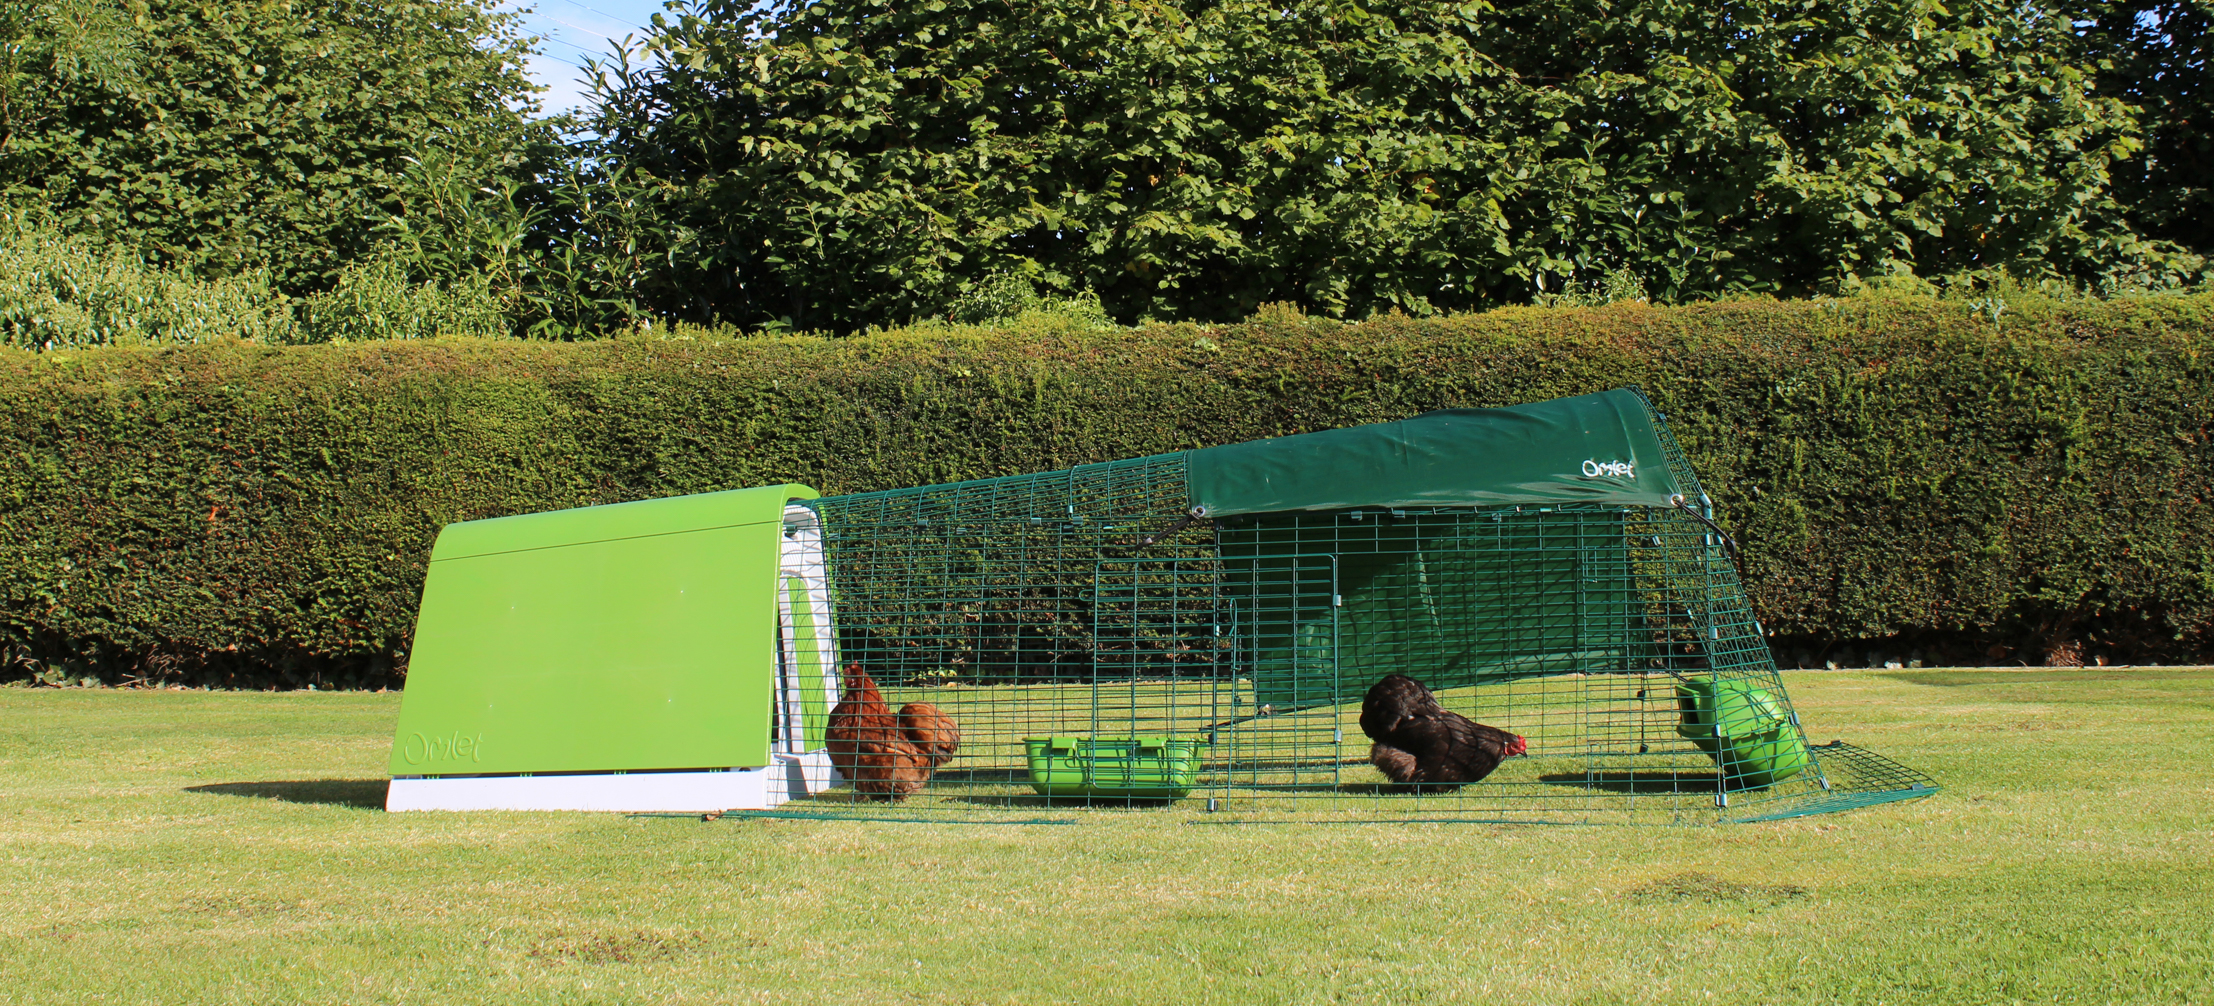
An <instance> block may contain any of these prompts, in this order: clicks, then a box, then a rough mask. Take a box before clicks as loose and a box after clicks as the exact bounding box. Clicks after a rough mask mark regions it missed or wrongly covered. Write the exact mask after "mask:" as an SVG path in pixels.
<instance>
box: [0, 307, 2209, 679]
mask: <svg viewBox="0 0 2214 1006" xmlns="http://www.w3.org/2000/svg"><path fill="white" fill-rule="evenodd" d="M1992 313H1993V311H1992V309H1991V308H1990V307H1989V306H1987V305H1978V306H1976V307H1970V306H1964V305H1961V304H1957V303H1950V302H1939V301H1933V300H1913V299H1907V300H1891V299H1877V298H1867V299H1853V300H1842V301H1814V302H1773V301H1760V300H1749V301H1737V302H1727V303H1719V304H1709V305H1699V306H1689V307H1678V308H1653V307H1647V306H1643V305H1616V306H1613V307H1607V308H1593V309H1539V308H1522V309H1512V310H1506V311H1498V312H1493V313H1488V314H1481V315H1469V316H1461V317H1453V318H1445V319H1436V320H1413V319H1407V318H1400V317H1389V318H1384V319H1379V320H1374V321H1370V322H1366V323H1361V324H1339V323H1334V322H1327V321H1319V320H1314V319H1309V318H1306V317H1302V316H1300V315H1297V314H1296V313H1290V312H1282V311H1278V312H1267V311H1264V312H1263V314H1262V315H1260V316H1258V317H1256V318H1254V319H1252V320H1250V321H1249V322H1247V323H1244V324H1240V325H1234V326H1219V327H1204V328H1203V327H1198V326H1190V325H1183V326H1161V327H1154V328H1149V329H1145V330H1142V331H1136V332H1128V331H1105V332H1101V331H1093V330H1086V329H1082V328H1077V327H1072V326H1063V325H1057V324H1055V323H1050V322H1036V321H1035V320H1034V323H1032V324H1029V325H1027V326H1016V327H1013V328H1008V329H998V330H987V329H968V328H949V327H923V328H915V329H906V330H900V331H893V332H881V333H873V334H870V335H866V336H858V337H852V338H844V339H833V338H820V337H778V338H766V337H763V338H742V339H735V340H730V339H716V338H711V337H708V336H706V335H700V334H695V335H696V337H693V338H675V339H664V340H643V339H631V340H620V341H611V342H597V343H568V344H545V343H520V342H489V341H482V342H480V341H432V342H411V343H391V342H387V343H370V344H351V345H331V346H298V347H287V348H268V347H261V346H253V345H244V344H233V345H203V346H183V347H172V348H149V349H97V350H83V351H71V352H53V353H47V354H43V355H41V354H32V353H27V352H13V351H9V352H6V353H5V354H0V395H4V396H5V400H6V401H7V403H8V406H7V409H6V412H5V418H4V420H0V423H4V425H0V631H4V632H5V634H6V645H7V647H8V649H9V655H10V657H11V658H12V664H13V666H15V667H16V668H18V670H17V672H16V674H17V676H22V675H23V674H26V673H31V672H36V671H44V672H46V676H47V677H49V678H57V677H64V676H66V677H72V678H74V677H79V676H90V677H97V678H100V679H103V680H106V681H110V682H115V681H129V680H141V679H144V680H163V679H168V680H184V681H189V682H202V683H212V684H230V685H238V686H278V685H296V684H300V683H303V682H312V681H320V682H324V683H328V684H336V685H355V686H358V685H378V684H385V683H391V682H394V681H396V680H397V679H398V677H399V676H400V675H401V674H402V673H403V671H404V666H405V662H406V653H407V647H408V636H409V632H410V630H411V626H412V624H413V619H414V613H415V605H416V599H417V593H418V590H419V589H420V586H421V581H422V576H423V565H424V560H425V556H426V553H427V551H428V550H429V547H430V544H431V541H432V539H433V537H434V535H435V534H436V533H437V530H438V528H439V527H440V526H441V525H443V524H445V523H447V522H449V521H458V520H470V519H475V518H481V517H493V516H500V515H504V514H515V513H526V512H531V511H538V510H547V509H554V508H558V507H573V506H584V505H588V504H594V503H612V502H618V501H623V500H633V499H642V498H649V497H657V496H665V495H672V494H678V493H691V492H702V491H708V490H716V489H727V488H733V487H738V486H746V485H755V484H761V483H769V482H778V481H784V480H791V481H797V482H804V483H808V484H810V485H814V486H816V487H818V488H820V489H822V490H823V491H825V492H827V493H840V492H853V491H860V490H869V489H881V488H889V487H897V486H906V485H916V484H923V483H932V482H944V481H952V480H957V479H965V478H976V477H982V476H989V475H1000V474H1009V473H1018V472H1028V471H1039V470H1046V469H1052V468H1059V467H1064V466H1067V465H1071V464H1077V463H1081V462H1086V461H1096V460H1103V459H1108V458H1116V457H1129V456H1136V455H1143V454H1149V453H1154V452H1160V451H1167V450H1173V449H1179V448H1184V447H1197V446H1205V445H1211V444H1220V443H1230V442H1235V441H1240V440H1248V439H1253V438H1256V437H1265V436H1274V435H1280V434H1287V433H1296V432H1302V431H1307V430H1314V429H1321V428H1327V427H1332V426H1341V425H1348V424H1354V423H1363V422H1372V421H1377V420H1384V419H1391V418H1395V417H1401V416H1406V415H1409V414H1411V413H1415V412H1419V411H1422V410H1426V409H1432V408H1439V407H1445V406H1473V405H1500V404H1510V403H1515V402H1523V401H1531V400H1536V399H1543V398H1551V397H1555V396H1560V395H1570V394H1580V393H1584V392H1589V391H1594V390H1598V389H1603V388H1610V387H1616V386H1620V385H1642V386H1643V387H1645V388H1646V389H1647V390H1648V391H1649V392H1650V393H1651V394H1652V395H1653V398H1654V400H1655V401H1656V402H1657V403H1658V404H1659V405H1660V407H1661V408H1662V409H1663V410H1664V411H1665V412H1666V413H1667V414H1668V416H1669V419H1670V421H1671V424H1672V425H1673V426H1674V428H1675V429H1676V431H1677V433H1678V435H1679V436H1680V437H1681V439H1682V440H1683V443H1684V446H1685V448H1686V449H1687V451H1688V452H1689V453H1690V455H1691V458H1692V461H1693V464H1694V465H1695V466H1696V467H1697V468H1698V470H1699V472H1700V474H1701V476H1702V477H1703V479H1704V481H1705V482H1706V484H1707V486H1708V489H1709V491H1710V492H1711V493H1712V494H1713V496H1714V498H1715V499H1716V501H1717V504H1718V507H1719V509H1720V512H1721V518H1722V520H1723V522H1724V523H1725V524H1726V525H1728V526H1730V527H1731V528H1732V529H1733V531H1734V532H1735V533H1736V534H1737V535H1738V536H1739V538H1740V539H1741V540H1742V542H1743V544H1744V546H1745V552H1744V563H1745V570H1746V573H1747V576H1748V580H1749V583H1750V586H1751V589H1752V593H1753V598H1754V602H1755V607H1756V609H1757V610H1758V612H1759V614H1760V617H1761V618H1762V619H1763V621H1764V622H1765V623H1766V625H1767V626H1768V627H1769V628H1770V629H1771V630H1772V632H1773V633H1774V634H1775V635H1776V636H1777V637H1778V641H1779V655H1781V656H1783V657H1784V658H1785V660H1786V662H1787V663H1788V662H1791V661H1793V660H1807V659H1815V660H1819V659H1822V657H1823V654H1822V653H1821V652H1820V649H1821V647H1823V646H1827V645H1830V644H1834V643H1836V642H1839V641H1852V640H1879V639H1880V640H1889V641H1891V643H1890V646H1891V648H1892V649H1893V651H1895V652H1898V653H1901V654H1904V653H1905V652H1906V649H1907V647H1909V646H1914V647H1922V648H1925V649H1926V650H1927V653H1928V656H1929V658H1930V659H1931V660H1933V661H1934V660H1962V659H1974V660H1983V659H1986V658H1987V655H1988V656H1989V657H1998V656H2012V657H2013V658H2014V659H2022V660H2027V661H2030V662H2037V661H2038V660H2040V659H2043V658H2045V657H2047V656H2051V657H2053V658H2054V659H2056V660H2060V661H2065V660H2066V659H2069V658H2071V657H2075V656H2079V655H2082V656H2093V657H2095V656H2109V657H2111V658H2114V659H2118V660H2126V661H2137V662H2141V661H2147V660H2159V661H2164V662H2166V661H2176V660H2184V659H2191V658H2193V657H2197V656H2202V655H2205V654H2207V653H2209V651H2214V502H2210V500H2214V430H2210V426H2214V355H2210V354H2209V352H2208V350H2209V349H2210V348H2214V338H2210V336H2209V332H2210V331H2214V329H2210V322H2214V296H2193V297H2177V298H2157V299H2144V300H2123V301H2111V302H2103V303H2054V304H2047V305H2041V306H2029V307H2016V308H2014V309H2012V310H2010V311H2008V312H2007V313H2004V314H2001V315H1999V317H1998V320H1997V321H1994V320H1993V319H1992V316H1991V315H1992ZM1862 645H1866V644H1862Z"/></svg>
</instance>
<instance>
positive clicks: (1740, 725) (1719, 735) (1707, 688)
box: [1676, 678, 1807, 789]
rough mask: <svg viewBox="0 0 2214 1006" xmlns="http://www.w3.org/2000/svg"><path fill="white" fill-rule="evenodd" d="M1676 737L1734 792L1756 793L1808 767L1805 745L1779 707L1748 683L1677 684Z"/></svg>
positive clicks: (1698, 681)
mask: <svg viewBox="0 0 2214 1006" xmlns="http://www.w3.org/2000/svg"><path fill="white" fill-rule="evenodd" d="M1676 704H1677V705H1679V706H1681V707H1682V708H1683V722H1682V723H1679V724H1677V726H1676V733H1677V734H1678V735H1680V736H1682V737H1684V738H1685V739H1687V740H1689V741H1691V743H1693V744H1696V745H1698V746H1699V750H1701V751H1704V752H1706V753H1707V757H1709V758H1712V759H1714V763H1715V764H1716V765H1718V766H1720V767H1721V769H1722V777H1723V779H1724V780H1725V781H1726V782H1727V783H1728V784H1729V785H1730V786H1731V787H1732V788H1734V789H1761V788H1764V787H1767V786H1772V785H1774V784H1776V783H1779V782H1782V781H1783V780H1785V779H1789V778H1791V777H1792V776H1795V775H1798V774H1799V772H1800V771H1801V770H1802V769H1805V768H1806V767H1807V742H1806V738H1805V737H1804V736H1802V735H1801V734H1800V733H1799V728H1798V727H1795V726H1793V725H1792V723H1791V717H1790V716H1789V714H1787V713H1785V712H1784V708H1783V703H1780V702H1778V701H1776V697H1775V696H1773V695H1770V694H1768V692H1767V691H1766V690H1764V689H1761V688H1758V687H1755V686H1754V684H1753V683H1752V682H1750V681H1726V682H1722V683H1720V684H1717V683H1716V682H1715V681H1714V679H1713V678H1680V679H1678V680H1677V683H1676Z"/></svg>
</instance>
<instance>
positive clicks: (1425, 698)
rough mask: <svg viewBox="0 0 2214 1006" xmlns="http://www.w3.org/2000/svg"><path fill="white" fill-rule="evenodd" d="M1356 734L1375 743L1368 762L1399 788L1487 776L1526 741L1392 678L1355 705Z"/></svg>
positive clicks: (1446, 785) (1522, 750)
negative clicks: (1358, 714) (1357, 713)
mask: <svg viewBox="0 0 2214 1006" xmlns="http://www.w3.org/2000/svg"><path fill="white" fill-rule="evenodd" d="M1361 732H1362V733H1365V734H1367V735H1368V737H1369V739H1370V740H1372V741H1375V742H1376V743H1375V744H1374V745H1373V746H1371V747H1370V748H1369V752H1368V760H1369V763H1370V764H1373V765H1375V766H1376V767H1377V768H1378V769H1380V770H1382V771H1383V773H1384V776H1385V777H1386V778H1389V779H1390V780H1391V781H1393V782H1395V783H1399V784H1401V785H1409V784H1411V785H1414V786H1417V787H1421V788H1425V789H1430V788H1435V789H1453V788H1457V787H1460V786H1463V785H1466V784H1468V783H1472V782H1476V781H1479V780H1481V779H1483V778H1484V777H1485V776H1487V775H1490V774H1491V772H1492V770H1493V769H1496V768H1498V767H1499V763H1500V761H1502V760H1503V759H1506V758H1511V757H1514V756H1515V755H1519V754H1527V753H1529V750H1530V745H1529V742H1527V741H1525V740H1523V739H1522V738H1521V737H1519V736H1516V735H1514V734H1511V733H1508V732H1507V731H1505V730H1501V729H1499V728H1498V727H1491V726H1485V725H1484V724H1482V723H1478V722H1475V721H1474V720H1471V719H1469V718H1468V717H1466V716H1463V715H1461V714H1459V713H1456V712H1453V711H1452V710H1449V709H1446V708H1445V707H1443V706H1440V705H1438V700H1437V696H1435V695H1432V694H1430V690H1429V689H1428V688H1424V687H1423V686H1422V683H1421V682H1419V681H1416V680H1415V679H1413V678H1410V677H1407V676H1406V675H1404V674H1393V675H1390V676H1388V677H1386V678H1384V679H1383V680H1382V681H1378V682H1377V683H1376V684H1375V686H1374V687H1372V688H1370V689H1369V690H1368V696H1367V698H1366V699H1365V700H1363V701H1362V702H1361Z"/></svg>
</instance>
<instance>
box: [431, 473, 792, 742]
mask: <svg viewBox="0 0 2214 1006" xmlns="http://www.w3.org/2000/svg"><path fill="white" fill-rule="evenodd" d="M817 495H818V494H817V493H816V492H815V490H813V489H810V488H808V487H806V486H802V485H779V486H765V487H762V488H758V489H739V490H733V491H730V492H719V493H704V494H700V495H695V496H678V497H672V498H669V499H659V500H645V501H641V502H637V503H621V504H614V505H610V506H596V507H584V508H581V509H575V510H557V511H554V512H552V513H541V514H528V515H524V516H519V517H502V518H499V519H496V520H480V521H469V522H467V523H461V524H450V525H447V526H446V528H445V529H444V530H442V531H440V532H439V534H438V542H437V544H436V545H435V546H433V548H432V549H431V561H430V570H429V575H428V577H427V578H426V579H425V581H424V584H423V606H422V612H421V614H420V615H419V616H418V618H417V620H416V627H415V647H414V651H413V654H412V655H411V657H410V659H409V662H408V675H407V690H406V692H405V694H404V695H403V697H402V698H401V702H400V721H399V726H398V728H397V730H396V731H395V733H394V736H393V742H392V757H391V760H390V766H391V771H392V773H393V774H394V775H423V776H436V775H484V774H508V773H523V772H531V773H537V772H597V771H616V770H626V771H627V770H637V769H699V768H733V767H741V766H757V765H765V764H767V763H768V760H769V749H768V745H769V706H770V694H771V689H772V686H773V682H774V681H775V675H776V666H775V665H776V633H777V621H776V619H777V614H776V612H777V607H776V588H777V571H778V569H779V566H780V560H781V552H782V547H781V545H782V538H783V527H784V506H785V503H786V502H787V501H790V500H795V499H814V498H815V497H816V496H817Z"/></svg>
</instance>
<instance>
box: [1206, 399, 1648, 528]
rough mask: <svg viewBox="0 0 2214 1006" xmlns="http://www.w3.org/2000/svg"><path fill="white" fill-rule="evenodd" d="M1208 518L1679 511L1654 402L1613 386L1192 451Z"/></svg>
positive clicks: (1446, 410) (1445, 410)
mask: <svg viewBox="0 0 2214 1006" xmlns="http://www.w3.org/2000/svg"><path fill="white" fill-rule="evenodd" d="M1189 465H1190V468H1189V473H1190V474H1189V478H1190V485H1191V502H1192V505H1193V506H1198V507H1205V508H1206V513H1207V514H1208V515H1209V516H1218V517H1219V516H1229V515H1232V514H1245V513H1271V512H1282V511H1287V510H1342V509H1347V508H1351V507H1363V506H1378V507H1422V506H1453V505H1478V506H1488V505H1496V504H1502V503H1628V504H1635V505H1641V506H1668V505H1670V504H1669V500H1670V497H1673V496H1676V495H1677V494H1679V493H1681V492H1683V490H1682V489H1681V488H1680V487H1678V486H1677V485H1676V482H1675V479H1674V478H1673V477H1671V476H1670V474H1669V471H1668V463H1667V460H1666V459H1665V458H1664V457H1663V455H1662V453H1661V445H1660V439H1659V438H1658V437H1657V436H1655V435H1654V433H1653V424H1652V421H1651V420H1650V419H1649V418H1648V417H1647V412H1646V408H1645V402H1644V400H1643V399H1640V398H1639V397H1638V396H1637V394H1636V393H1635V392H1631V391H1625V390H1615V391H1604V392H1600V393H1599V394H1596V395H1580V396H1577V397H1575V398H1562V399H1556V400H1554V401H1550V402H1537V403H1533V404H1530V405H1517V406H1512V407H1510V408H1504V409H1443V410H1440V411H1437V412H1426V413H1423V414H1422V415H1419V416H1416V417H1414V418H1412V419H1407V420H1402V421H1400V422H1396V423H1376V424H1374V425H1370V426H1355V427H1351V428H1348V429H1342V430H1326V431H1323V432H1320V433H1303V434H1300V435H1298V436H1290V437H1277V438H1275V439H1273V440H1255V441H1251V442H1248V443H1242V444H1231V445H1228V446H1225V447H1210V448H1207V449H1205V450H1197V451H1193V452H1191V454H1190V455H1189Z"/></svg>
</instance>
